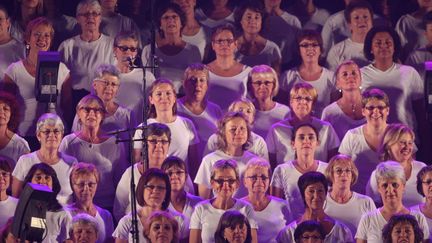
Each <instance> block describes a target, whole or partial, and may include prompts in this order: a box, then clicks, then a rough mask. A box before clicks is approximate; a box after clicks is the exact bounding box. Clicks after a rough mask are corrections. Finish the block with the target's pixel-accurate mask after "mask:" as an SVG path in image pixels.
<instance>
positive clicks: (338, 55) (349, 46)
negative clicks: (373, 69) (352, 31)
mask: <svg viewBox="0 0 432 243" xmlns="http://www.w3.org/2000/svg"><path fill="white" fill-rule="evenodd" d="M363 46H364V44H363V43H358V42H354V41H352V40H351V38H347V39H345V40H343V41H341V42H339V43H337V44H336V45H334V46H332V47H331V48H330V50H329V52H328V54H327V64H328V67H329V69H331V70H333V71H335V70H336V68H337V67H338V66H339V65H340V64H341V63H343V62H344V61H347V60H353V61H355V63H357V65H358V66H359V67H363V66H366V65H368V64H369V63H370V62H369V60H368V59H367V58H366V57H365V56H364V54H363Z"/></svg>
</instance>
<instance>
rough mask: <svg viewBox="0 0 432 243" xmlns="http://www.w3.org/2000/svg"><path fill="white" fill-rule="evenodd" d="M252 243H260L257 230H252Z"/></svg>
mask: <svg viewBox="0 0 432 243" xmlns="http://www.w3.org/2000/svg"><path fill="white" fill-rule="evenodd" d="M251 236H252V243H258V232H257V229H251Z"/></svg>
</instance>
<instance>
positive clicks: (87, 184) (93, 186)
mask: <svg viewBox="0 0 432 243" xmlns="http://www.w3.org/2000/svg"><path fill="white" fill-rule="evenodd" d="M74 185H75V186H77V187H79V188H81V189H82V188H84V187H85V186H88V188H95V187H96V185H97V183H96V182H87V183H85V182H81V183H74Z"/></svg>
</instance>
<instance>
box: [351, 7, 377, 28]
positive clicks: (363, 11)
mask: <svg viewBox="0 0 432 243" xmlns="http://www.w3.org/2000/svg"><path fill="white" fill-rule="evenodd" d="M350 21H351V23H349V24H348V25H349V27H350V29H351V32H352V33H356V34H364V35H366V34H367V32H368V31H369V30H370V29H371V28H372V16H371V13H370V12H369V10H368V9H367V8H356V9H354V10H353V11H352V12H351V15H350Z"/></svg>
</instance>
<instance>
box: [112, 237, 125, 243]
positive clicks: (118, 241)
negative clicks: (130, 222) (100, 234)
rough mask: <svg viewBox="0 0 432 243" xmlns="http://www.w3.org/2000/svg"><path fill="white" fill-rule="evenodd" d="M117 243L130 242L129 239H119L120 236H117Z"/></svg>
mask: <svg viewBox="0 0 432 243" xmlns="http://www.w3.org/2000/svg"><path fill="white" fill-rule="evenodd" d="M115 243H128V241H127V240H122V239H119V238H115Z"/></svg>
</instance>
